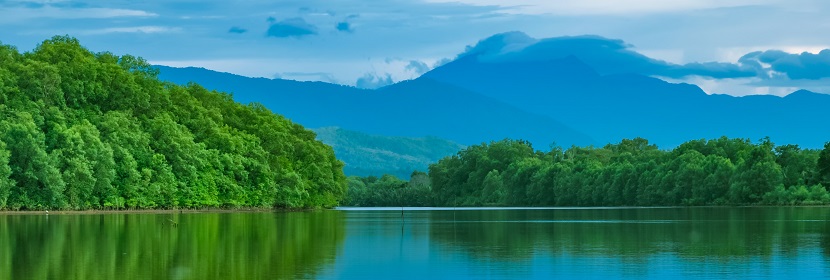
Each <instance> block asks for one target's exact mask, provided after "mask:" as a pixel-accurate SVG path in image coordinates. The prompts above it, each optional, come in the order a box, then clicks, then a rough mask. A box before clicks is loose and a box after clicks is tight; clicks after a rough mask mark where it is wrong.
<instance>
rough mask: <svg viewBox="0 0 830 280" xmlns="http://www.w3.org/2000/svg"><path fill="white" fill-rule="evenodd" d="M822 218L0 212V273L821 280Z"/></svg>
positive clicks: (826, 241)
mask: <svg viewBox="0 0 830 280" xmlns="http://www.w3.org/2000/svg"><path fill="white" fill-rule="evenodd" d="M828 219H830V208H825V207H814V208H629V209H625V208H601V209H574V208H570V209H562V208H559V209H486V210H481V209H477V210H471V209H452V208H449V209H438V210H419V209H407V210H406V211H404V213H403V217H402V216H401V209H400V208H389V209H385V210H384V209H348V208H347V209H340V210H328V211H318V212H302V213H191V214H104V215H49V216H46V215H7V216H4V215H0V279H303V278H312V279H314V278H317V279H464V278H474V279H482V278H483V279H505V278H506V279H533V278H536V279H550V278H553V277H557V278H558V277H562V278H596V279H608V278H633V279H641V278H651V279H667V278H672V279H676V278H714V279H723V278H734V277H741V278H746V277H749V278H825V279H826V278H828V277H830V223H828ZM171 221H173V222H175V223H177V225H175V224H174V223H173V222H171Z"/></svg>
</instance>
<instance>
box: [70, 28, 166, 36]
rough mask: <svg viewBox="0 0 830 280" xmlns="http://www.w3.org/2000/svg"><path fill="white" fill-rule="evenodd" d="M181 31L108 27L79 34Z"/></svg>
mask: <svg viewBox="0 0 830 280" xmlns="http://www.w3.org/2000/svg"><path fill="white" fill-rule="evenodd" d="M178 31H181V28H178V27H166V26H130V27H109V28H101V29H93V30H86V31H82V32H80V34H84V35H103V34H110V33H146V34H150V33H169V32H178Z"/></svg>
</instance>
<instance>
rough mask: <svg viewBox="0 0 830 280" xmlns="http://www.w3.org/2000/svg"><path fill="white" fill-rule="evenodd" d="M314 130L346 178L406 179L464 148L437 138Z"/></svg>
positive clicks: (330, 129) (340, 130)
mask: <svg viewBox="0 0 830 280" xmlns="http://www.w3.org/2000/svg"><path fill="white" fill-rule="evenodd" d="M314 131H315V132H317V139H319V140H320V141H322V142H323V143H326V144H328V145H331V146H332V147H333V148H334V153H335V154H336V155H337V158H339V159H341V160H342V161H343V162H344V163H345V164H346V166H345V168H344V172H345V173H346V174H347V175H350V176H351V175H354V176H382V175H384V174H392V175H395V176H397V177H398V178H402V179H409V176H410V175H411V174H412V171H415V170H419V171H426V170H427V168H428V166H429V164H431V163H434V162H437V161H438V160H439V159H441V158H444V157H447V156H451V155H453V154H455V153H457V152H458V151H460V150H461V149H463V148H464V146H463V145H461V144H458V143H455V142H452V141H449V140H444V139H441V138H437V137H423V138H413V137H394V136H380V135H371V134H366V133H362V132H357V131H350V130H345V129H341V128H337V127H324V128H319V129H315V130H314Z"/></svg>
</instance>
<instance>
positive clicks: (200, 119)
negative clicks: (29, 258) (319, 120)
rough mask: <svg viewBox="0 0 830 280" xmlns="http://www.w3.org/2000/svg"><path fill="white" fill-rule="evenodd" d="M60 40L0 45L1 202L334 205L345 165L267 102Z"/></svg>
mask: <svg viewBox="0 0 830 280" xmlns="http://www.w3.org/2000/svg"><path fill="white" fill-rule="evenodd" d="M157 72H158V71H157V70H155V69H154V68H153V67H151V66H150V65H149V64H147V62H145V61H144V60H143V59H141V58H137V57H133V56H129V55H124V56H117V55H114V54H111V53H107V52H102V53H92V52H90V51H89V50H87V49H85V48H83V47H82V46H81V45H80V43H79V42H78V40H76V39H74V38H70V37H64V36H57V37H54V38H52V39H50V40H47V41H45V42H43V43H42V44H40V45H39V46H38V47H37V48H35V50H33V51H32V52H26V53H20V52H18V51H17V50H16V49H15V48H14V47H11V46H6V45H0V101H2V102H1V103H2V104H0V116H2V118H0V209H101V208H108V209H123V208H177V207H186V208H197V207H274V206H276V207H288V208H308V207H331V206H334V205H337V204H338V203H339V201H340V200H341V199H342V198H343V197H344V196H345V193H346V191H345V188H346V178H345V176H344V175H343V171H342V169H343V164H342V162H340V161H338V160H337V159H335V157H334V152H333V151H332V149H331V147H329V146H326V145H324V144H323V143H321V142H319V141H317V140H315V134H314V133H313V132H311V131H309V130H306V129H304V128H303V127H302V126H299V125H297V124H294V123H292V122H291V121H289V120H288V119H286V118H284V117H282V116H280V115H276V114H274V113H272V112H270V111H269V110H267V109H265V108H264V107H263V106H261V105H259V104H250V105H242V104H239V103H236V102H234V101H233V99H232V98H231V96H230V95H228V94H225V93H221V92H212V91H208V90H206V89H204V88H203V87H201V86H199V85H196V84H189V85H187V86H178V85H173V84H170V83H164V82H161V81H159V80H158V79H157V74H158V73H157Z"/></svg>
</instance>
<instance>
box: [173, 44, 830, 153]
mask: <svg viewBox="0 0 830 280" xmlns="http://www.w3.org/2000/svg"><path fill="white" fill-rule="evenodd" d="M629 47H630V46H628V45H626V44H624V43H623V42H622V41H620V40H611V39H605V38H602V37H598V36H577V37H561V38H550V39H542V40H536V39H533V38H529V37H527V36H526V35H524V34H522V33H518V32H512V33H505V34H498V35H495V36H492V37H490V38H487V39H485V40H482V41H480V42H479V43H478V44H476V45H475V46H472V47H469V48H468V49H467V51H466V52H464V53H463V54H461V55H459V57H458V58H457V59H455V60H454V61H452V62H450V63H447V64H445V65H443V66H441V67H438V68H436V69H433V70H432V71H430V72H427V73H426V74H424V75H423V76H421V77H419V78H417V79H415V80H411V81H404V82H399V83H396V84H393V85H390V86H387V87H384V88H380V89H377V90H362V89H356V88H353V87H346V86H339V85H333V84H327V83H321V82H296V81H287V80H279V79H253V78H246V77H241V76H236V75H231V74H226V73H218V72H213V71H208V70H204V69H197V68H183V69H179V68H169V67H160V69H161V78H162V79H166V80H170V81H173V82H176V83H186V82H188V81H195V82H198V83H200V84H202V85H205V86H206V87H208V88H210V89H218V90H222V91H228V92H233V93H234V96H235V99H236V100H238V101H241V102H250V101H257V102H261V103H263V104H264V105H265V106H267V107H269V108H271V109H272V110H274V111H276V112H279V113H281V114H284V115H286V116H287V117H289V118H291V119H292V120H294V121H296V122H298V123H300V124H303V125H305V126H308V127H324V126H338V127H342V128H345V129H348V130H355V131H361V132H365V133H370V134H378V135H387V136H408V137H422V136H425V135H433V136H437V137H441V138H445V139H449V140H452V141H455V142H458V143H462V144H468V145H469V144H476V143H481V142H486V141H491V140H499V139H502V138H505V137H509V138H516V139H525V140H529V141H531V142H533V143H535V144H536V146H537V147H546V146H547V145H548V144H550V143H551V142H556V143H557V144H560V145H562V146H570V145H572V144H576V145H586V144H604V143H613V142H618V141H620V139H622V138H634V137H644V138H646V139H649V140H650V141H651V142H652V143H656V144H658V145H660V146H661V147H664V148H670V147H673V146H676V145H678V144H680V143H682V142H685V141H688V140H690V139H700V138H718V137H720V136H728V137H739V138H749V139H751V140H753V141H754V140H758V139H760V138H763V137H767V136H769V137H770V138H771V139H772V140H773V141H774V142H777V143H788V144H790V143H791V144H799V145H802V146H804V147H811V148H818V147H820V146H822V145H823V143H824V142H825V141H828V140H830V126H828V125H826V124H827V123H830V114H826V113H824V109H826V108H830V95H826V94H820V93H814V92H809V91H803V90H802V91H797V92H795V93H793V94H790V95H788V96H786V97H776V96H746V97H733V96H729V95H717V94H714V95H707V94H706V93H705V92H703V91H702V90H701V89H700V88H699V87H697V86H695V85H690V84H674V83H668V82H665V81H663V80H661V79H658V78H654V77H652V75H659V76H669V77H681V76H684V75H690V74H694V75H701V76H707V77H721V78H723V77H748V76H753V75H756V74H757V73H756V72H754V71H755V70H753V69H751V68H747V67H744V66H741V65H736V64H729V63H690V64H685V65H679V64H672V63H668V62H664V61H660V60H656V59H652V58H649V57H647V56H644V55H642V54H639V53H637V52H634V51H632V50H631V49H630V48H629ZM756 70H757V69H756Z"/></svg>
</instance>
